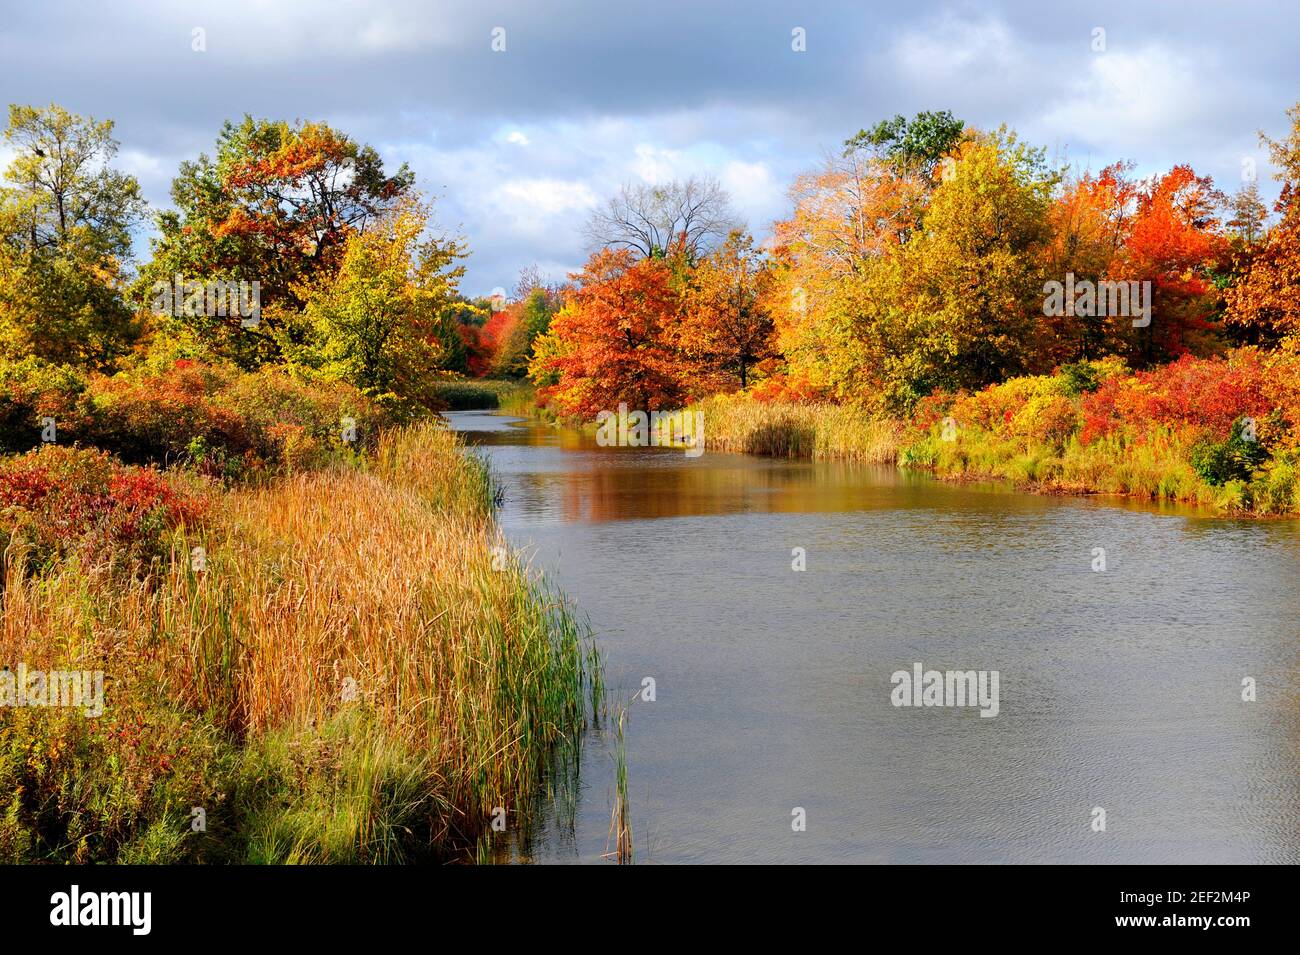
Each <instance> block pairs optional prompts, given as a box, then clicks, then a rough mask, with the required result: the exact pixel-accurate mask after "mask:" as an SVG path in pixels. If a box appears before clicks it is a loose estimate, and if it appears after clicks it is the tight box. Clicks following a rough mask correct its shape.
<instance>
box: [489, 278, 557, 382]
mask: <svg viewBox="0 0 1300 955" xmlns="http://www.w3.org/2000/svg"><path fill="white" fill-rule="evenodd" d="M559 304H560V300H559V295H558V294H556V293H555V292H552V291H549V290H547V289H545V288H541V287H539V286H533V288H532V290H531V291H529V293H528V295H527V296H526V297H525V298H524V299H523V301H521V302H516V303H515V304H514V305H512V306H511V308H510V309H509V310H508V316H509V318H508V321H507V322H506V323H505V324H504V327H503V329H502V331H501V334H500V337H499V338H498V340H497V342H496V357H495V359H494V361H493V365H492V370H493V373H494V374H497V375H500V376H503V377H507V378H522V377H524V376H525V375H526V374H527V373H528V362H529V359H530V357H531V354H532V348H533V342H535V341H536V340H537V339H538V337H539V336H541V335H544V334H546V332H547V331H549V330H550V327H551V319H552V318H553V317H554V315H555V313H556V311H557V310H558V309H559Z"/></svg>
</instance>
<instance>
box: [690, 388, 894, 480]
mask: <svg viewBox="0 0 1300 955" xmlns="http://www.w3.org/2000/svg"><path fill="white" fill-rule="evenodd" d="M691 410H693V411H700V412H702V413H703V415H704V444H705V447H706V448H708V449H712V450H716V451H732V452H740V453H744V454H762V455H770V456H774V457H798V458H845V459H851V460H857V461H866V462H871V463H878V464H886V463H890V462H893V461H894V460H895V458H896V457H897V455H898V450H899V445H900V441H901V437H902V430H903V429H902V425H901V423H900V422H897V421H894V420H890V419H882V418H873V417H871V416H870V415H868V414H867V413H866V412H864V411H860V410H858V409H855V408H853V407H850V406H847V405H831V404H798V403H793V402H763V401H755V400H754V399H752V398H748V397H746V396H744V395H715V396H713V397H710V398H706V399H704V400H703V401H701V402H699V403H698V404H696V405H693V406H692V408H691Z"/></svg>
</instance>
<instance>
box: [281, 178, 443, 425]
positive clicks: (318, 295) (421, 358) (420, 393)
mask: <svg viewBox="0 0 1300 955" xmlns="http://www.w3.org/2000/svg"><path fill="white" fill-rule="evenodd" d="M427 221H428V211H427V209H426V208H424V207H423V206H421V205H420V204H419V203H417V202H415V201H414V200H408V201H405V202H403V203H401V204H400V205H399V206H398V207H396V208H395V209H393V210H391V211H390V212H389V213H388V214H386V215H385V216H384V217H383V218H381V219H380V220H379V221H378V222H376V223H375V224H374V227H373V228H371V229H369V230H367V231H365V232H355V233H353V234H352V235H351V236H349V237H348V239H347V241H346V243H345V245H344V249H343V254H342V260H341V262H340V265H339V268H338V271H337V272H335V273H334V274H332V275H328V276H321V277H320V278H318V279H317V280H316V281H314V282H312V283H310V284H308V285H305V286H303V287H301V288H299V289H297V290H296V292H297V294H300V295H301V296H302V297H303V299H304V300H305V301H306V309H305V311H304V315H303V317H304V320H305V323H306V326H307V328H306V335H305V339H306V340H305V342H303V343H301V344H293V345H290V346H288V348H287V352H288V355H289V357H290V360H291V362H292V363H293V364H295V365H298V366H301V367H304V368H306V369H310V370H311V372H312V373H314V374H317V375H319V376H321V377H323V378H325V379H328V380H341V381H346V382H348V383H349V384H352V385H354V386H355V387H357V388H358V389H360V390H361V391H362V392H364V393H365V394H367V395H369V396H370V397H372V398H374V399H375V400H376V401H378V402H380V403H381V404H386V405H388V406H390V407H393V408H394V409H397V410H400V411H405V412H412V411H414V410H416V409H418V408H419V407H426V408H430V407H434V406H435V405H434V402H433V400H432V397H431V393H430V390H429V385H430V383H431V381H432V379H433V377H434V376H433V375H432V374H430V373H431V372H434V371H437V370H438V369H439V368H441V367H442V365H443V362H444V359H445V357H446V352H445V349H444V347H443V344H442V342H443V335H444V333H445V326H446V324H447V322H448V320H449V316H450V315H451V312H452V310H453V306H454V303H455V298H456V283H457V282H458V281H459V280H460V278H461V276H462V275H463V274H464V267H463V266H458V265H455V262H456V261H457V260H458V259H459V258H461V256H462V255H463V253H462V251H461V249H460V248H459V247H458V245H457V244H456V243H455V242H451V241H445V240H441V239H428V240H422V239H421V235H422V233H423V232H424V229H425V226H426V224H427Z"/></svg>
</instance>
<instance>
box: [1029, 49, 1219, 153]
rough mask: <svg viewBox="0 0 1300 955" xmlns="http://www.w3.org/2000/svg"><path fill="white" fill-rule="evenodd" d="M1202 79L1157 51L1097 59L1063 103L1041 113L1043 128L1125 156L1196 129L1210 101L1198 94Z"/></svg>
mask: <svg viewBox="0 0 1300 955" xmlns="http://www.w3.org/2000/svg"><path fill="white" fill-rule="evenodd" d="M1203 75H1205V74H1204V71H1203V70H1202V69H1200V68H1198V67H1197V66H1195V65H1194V64H1193V63H1192V62H1191V61H1190V60H1188V59H1187V58H1185V57H1181V56H1177V55H1175V54H1173V53H1171V52H1170V51H1168V50H1166V49H1163V48H1161V47H1159V46H1149V47H1146V48H1144V49H1142V50H1139V51H1137V52H1134V53H1125V52H1120V51H1111V52H1106V53H1098V54H1095V55H1093V56H1092V59H1091V61H1090V63H1089V65H1088V69H1087V72H1086V73H1084V75H1083V76H1082V77H1080V78H1079V79H1078V80H1077V81H1075V82H1074V83H1073V84H1071V87H1070V90H1069V93H1068V94H1067V96H1066V98H1065V99H1064V100H1063V101H1062V102H1059V103H1058V104H1056V105H1055V106H1054V107H1052V108H1050V109H1049V110H1048V111H1047V112H1046V113H1045V115H1044V116H1043V120H1042V122H1043V126H1044V127H1045V128H1046V129H1048V130H1050V131H1051V132H1053V133H1055V134H1057V135H1060V136H1062V137H1071V138H1075V139H1081V138H1082V139H1086V140H1087V141H1088V142H1091V143H1093V144H1094V145H1101V146H1111V147H1117V148H1118V149H1119V150H1120V152H1122V153H1124V154H1127V155H1130V156H1131V155H1133V154H1134V152H1135V150H1137V149H1140V147H1141V146H1142V145H1143V144H1147V143H1153V142H1159V141H1161V140H1163V139H1166V138H1167V137H1168V136H1170V135H1171V134H1179V135H1185V134H1186V133H1187V132H1188V131H1189V127H1192V126H1193V125H1194V124H1196V123H1197V121H1198V119H1199V118H1200V116H1199V114H1201V112H1202V111H1203V109H1204V106H1205V104H1206V102H1207V101H1208V100H1209V99H1210V98H1211V97H1210V96H1208V94H1207V91H1204V90H1201V89H1200V87H1201V82H1200V80H1201V77H1202V76H1203Z"/></svg>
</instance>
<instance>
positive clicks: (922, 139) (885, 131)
mask: <svg viewBox="0 0 1300 955" xmlns="http://www.w3.org/2000/svg"><path fill="white" fill-rule="evenodd" d="M965 130H966V124H965V123H963V122H962V121H961V120H960V119H957V118H956V117H955V116H953V115H952V113H950V112H948V110H946V109H945V110H942V111H941V112H938V113H931V112H920V113H917V114H916V116H915V117H913V118H912V119H911V120H910V121H909V120H907V119H904V118H903V116H902V115H897V116H895V117H894V118H893V119H886V120H881V121H880V122H879V123H876V125H875V126H873V127H871V129H869V130H867V129H863V130H859V131H858V133H857V134H856V135H854V136H851V137H850V138H849V139H847V140H845V141H844V146H845V151H846V153H847V152H854V151H858V150H866V151H870V152H872V153H873V154H874V155H876V156H877V157H879V158H880V159H882V160H884V161H885V162H886V163H888V164H889V165H891V166H893V167H894V169H895V170H896V171H897V172H899V173H900V174H907V173H909V172H913V171H919V172H920V173H921V174H922V175H924V176H927V177H930V176H932V175H933V173H934V168H935V166H936V165H937V164H938V162H939V161H940V159H942V158H943V157H944V156H946V155H947V154H948V153H950V152H951V151H952V150H954V149H956V148H957V145H958V143H960V142H961V141H962V139H963V138H964V137H965V135H966V133H965Z"/></svg>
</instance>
